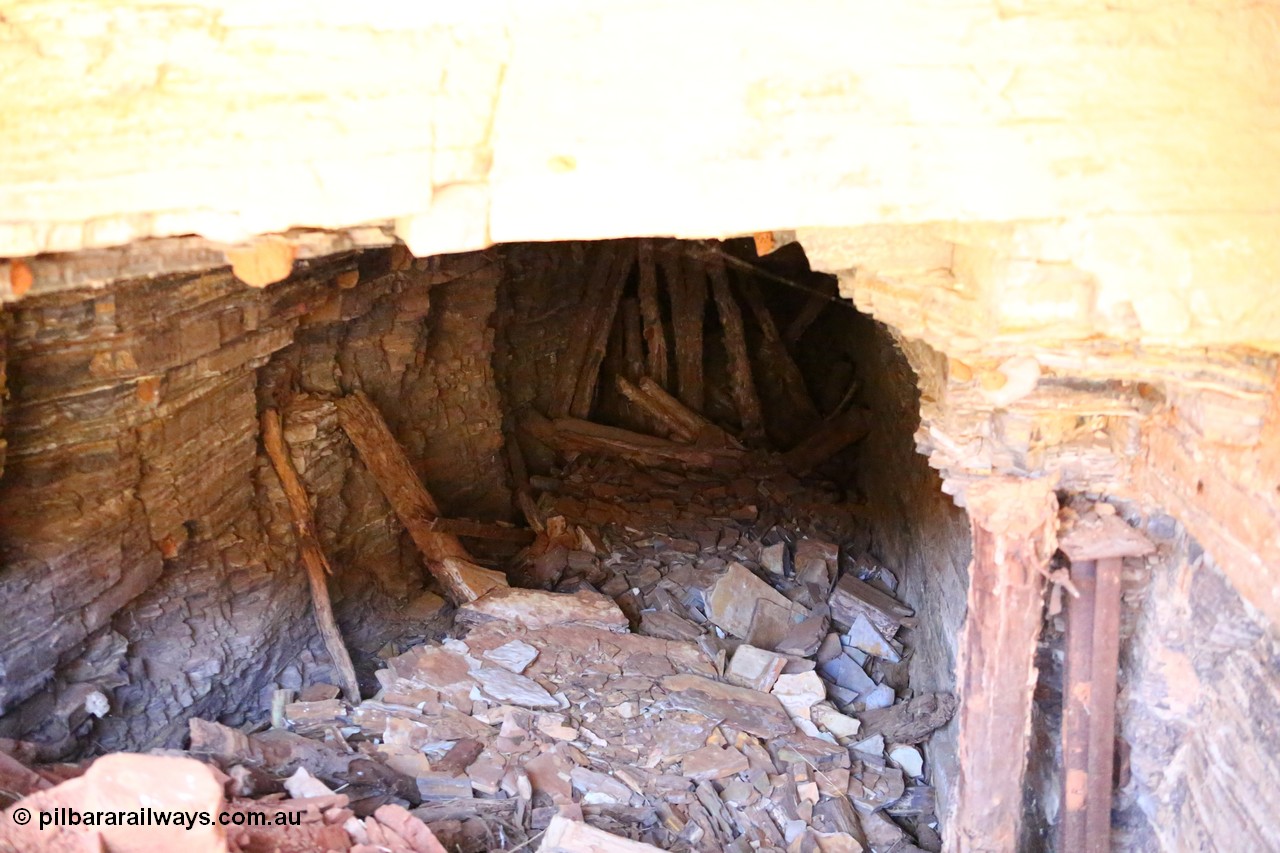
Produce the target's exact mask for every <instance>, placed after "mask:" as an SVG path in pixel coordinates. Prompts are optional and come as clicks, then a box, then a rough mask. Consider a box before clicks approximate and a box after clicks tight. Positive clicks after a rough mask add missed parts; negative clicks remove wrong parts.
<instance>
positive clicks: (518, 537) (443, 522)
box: [431, 518, 537, 545]
mask: <svg viewBox="0 0 1280 853" xmlns="http://www.w3.org/2000/svg"><path fill="white" fill-rule="evenodd" d="M431 529H432V530H434V531H436V532H437V533H448V534H450V535H452V536H460V537H462V538H464V539H489V540H493V541H495V542H513V543H515V544H516V545H528V544H530V543H531V542H533V540H534V539H536V538H537V534H535V533H534V532H533V531H532V530H528V529H526V528H523V527H507V526H505V525H502V524H487V523H485V522H483V521H473V520H471V519H469V518H437V519H436V520H435V521H433V522H431Z"/></svg>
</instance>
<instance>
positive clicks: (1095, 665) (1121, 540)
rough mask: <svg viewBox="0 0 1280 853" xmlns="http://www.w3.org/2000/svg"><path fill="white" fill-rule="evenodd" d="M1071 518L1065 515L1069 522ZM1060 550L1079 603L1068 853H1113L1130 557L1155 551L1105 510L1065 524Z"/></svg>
mask: <svg viewBox="0 0 1280 853" xmlns="http://www.w3.org/2000/svg"><path fill="white" fill-rule="evenodd" d="M1065 514H1066V513H1065V512H1064V515H1065ZM1060 547H1061V549H1062V551H1063V553H1065V554H1066V555H1067V557H1068V558H1069V559H1070V560H1071V582H1072V584H1073V585H1074V586H1075V588H1076V590H1077V591H1078V593H1079V595H1078V596H1076V597H1075V598H1072V599H1070V600H1069V601H1068V603H1067V637H1066V645H1067V658H1066V671H1065V677H1064V681H1065V684H1064V689H1063V713H1062V754H1063V765H1064V766H1063V774H1064V775H1063V798H1062V823H1061V826H1060V830H1059V831H1060V833H1061V834H1060V846H1061V849H1063V850H1081V851H1086V853H1106V851H1109V850H1110V849H1111V800H1112V765H1113V761H1114V758H1115V734H1116V689H1117V675H1118V669H1119V657H1120V607H1121V600H1120V575H1121V571H1122V569H1123V567H1124V559H1123V558H1124V557H1139V556H1143V555H1146V554H1150V553H1151V552H1152V551H1154V550H1155V547H1154V546H1153V545H1152V544H1151V542H1150V541H1149V540H1148V539H1147V538H1146V537H1145V536H1143V535H1142V534H1141V533H1139V532H1138V531H1137V530H1134V529H1133V528H1132V527H1130V526H1129V525H1128V524H1126V523H1125V522H1124V521H1122V520H1121V519H1120V518H1118V517H1117V516H1116V515H1115V512H1114V510H1113V509H1112V508H1111V507H1110V506H1109V505H1106V504H1099V505H1098V507H1097V509H1096V510H1094V511H1091V512H1087V513H1085V514H1083V515H1079V514H1076V515H1075V516H1074V518H1073V519H1072V523H1068V524H1064V526H1063V530H1062V532H1061V543H1060Z"/></svg>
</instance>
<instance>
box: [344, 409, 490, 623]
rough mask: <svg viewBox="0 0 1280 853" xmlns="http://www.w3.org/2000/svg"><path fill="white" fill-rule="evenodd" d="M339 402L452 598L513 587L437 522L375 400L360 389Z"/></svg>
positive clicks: (373, 470) (355, 439)
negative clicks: (477, 561) (479, 563)
mask: <svg viewBox="0 0 1280 853" xmlns="http://www.w3.org/2000/svg"><path fill="white" fill-rule="evenodd" d="M337 406H338V423H339V424H341V426H342V429H343V431H344V432H345V433H346V434H347V437H348V438H350V439H351V443H352V444H354V445H355V447H356V450H357V452H359V454H360V458H361V459H362V460H363V461H364V464H365V467H366V468H368V469H369V473H370V474H372V475H373V479H374V480H375V481H376V482H377V483H378V488H379V489H381V490H382V494H383V495H384V496H385V497H386V499H387V502H388V503H390V504H391V508H392V509H393V510H395V513H396V516H397V517H398V518H399V519H400V523H401V524H403V525H404V526H405V529H406V530H408V531H409V536H410V537H411V538H412V539H413V543H414V544H415V545H417V546H418V550H419V551H420V552H421V553H422V556H423V558H424V561H425V562H426V564H427V570H428V571H429V572H431V575H432V577H434V578H435V579H436V581H437V582H439V584H440V585H441V586H442V587H443V588H444V591H445V594H446V595H448V597H449V599H450V600H451V601H452V602H453V603H454V604H466V603H467V602H468V601H475V600H476V599H477V598H479V597H480V596H482V595H484V594H485V593H486V592H488V591H489V590H491V589H493V588H494V587H499V586H507V580H506V578H505V577H504V576H503V575H501V574H499V573H498V572H494V571H490V570H488V569H483V568H481V567H480V566H477V565H475V564H474V563H473V562H472V560H471V555H470V554H468V553H467V549H466V548H464V547H463V545H462V543H461V542H459V541H458V537H457V536H455V535H454V534H452V533H443V532H440V531H438V530H436V529H435V528H434V527H433V522H435V521H436V519H437V518H438V517H439V515H440V511H439V509H438V508H437V507H436V502H435V499H434V498H432V497H431V494H430V492H428V491H427V490H426V487H424V486H423V485H422V481H420V480H419V479H418V475H417V474H416V473H414V470H413V466H412V465H411V464H410V462H409V457H408V456H406V455H405V452H404V449H403V448H402V447H401V446H400V444H399V442H397V441H396V439H395V436H393V435H392V434H391V429H390V428H389V427H388V426H387V422H386V421H385V420H383V418H382V415H381V413H379V412H378V410H377V408H376V407H375V406H374V405H373V402H372V401H370V400H369V398H368V397H366V396H365V395H364V393H363V392H360V391H356V392H355V393H353V394H350V395H348V396H346V397H343V398H341V399H340V400H338V401H337Z"/></svg>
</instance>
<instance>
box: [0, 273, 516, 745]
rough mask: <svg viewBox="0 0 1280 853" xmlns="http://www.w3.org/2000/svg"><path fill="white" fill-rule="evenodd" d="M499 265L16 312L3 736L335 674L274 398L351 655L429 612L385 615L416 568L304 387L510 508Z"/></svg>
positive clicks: (457, 494)
mask: <svg viewBox="0 0 1280 853" xmlns="http://www.w3.org/2000/svg"><path fill="white" fill-rule="evenodd" d="M393 266H394V267H399V269H395V270H393V269H392V267H393ZM496 283H497V272H496V268H495V267H494V266H493V261H492V259H488V258H486V257H485V256H470V257H468V256H460V257H458V258H455V259H451V260H450V261H447V262H446V261H435V262H430V263H428V262H420V263H418V264H416V265H414V267H413V268H409V267H408V265H407V260H406V258H405V257H404V255H403V254H400V253H394V252H385V251H383V252H372V253H365V254H362V255H359V256H352V255H340V256H335V257H333V258H330V259H327V260H325V261H322V262H316V263H313V264H304V265H302V266H301V268H300V269H299V270H298V271H297V272H296V273H295V275H294V276H293V277H291V278H290V279H289V280H288V281H286V282H283V283H281V284H278V285H274V286H272V287H270V288H267V289H265V290H250V289H247V288H245V287H244V286H243V285H241V284H240V283H239V282H236V281H235V280H234V279H233V278H232V277H231V275H230V273H229V272H228V271H226V270H219V271H215V272H210V273H206V274H200V275H194V276H182V277H176V278H170V279H159V280H151V281H146V280H144V281H132V282H123V283H121V284H119V285H117V286H114V287H112V288H110V289H107V290H101V291H93V292H86V291H73V292H67V293H61V294H57V295H53V296H47V297H40V298H36V299H31V300H28V301H25V302H24V303H22V304H21V305H20V306H15V307H13V308H10V309H8V310H7V311H6V317H5V322H6V323H7V324H8V326H9V332H8V334H7V335H6V345H7V353H8V358H7V367H8V373H9V383H8V385H9V399H8V400H7V401H6V404H5V408H4V416H5V419H6V420H5V427H4V436H5V439H6V440H7V442H8V445H9V447H8V453H7V455H6V467H5V469H4V474H3V478H2V479H0V567H2V568H0V611H2V612H0V624H2V625H3V629H0V674H2V676H3V677H2V680H0V685H2V686H0V712H2V713H3V718H2V719H0V732H3V734H4V735H6V736H21V737H27V738H32V739H35V740H37V741H39V742H40V743H41V744H42V745H43V746H44V748H45V750H46V752H47V753H49V754H51V755H56V754H63V753H67V752H71V751H75V750H77V749H84V748H85V745H86V743H87V742H88V740H89V739H90V738H91V739H92V741H93V744H94V746H93V748H95V749H97V748H107V749H112V748H122V747H143V746H147V745H156V744H174V743H176V742H178V741H179V740H180V739H181V736H182V733H183V732H184V731H185V718H186V717H187V716H189V715H192V714H203V715H206V716H216V717H220V718H222V719H224V720H227V721H228V722H231V723H233V724H234V723H239V722H242V721H244V720H245V719H248V718H251V717H257V716H261V715H262V714H263V712H264V711H265V709H266V708H267V707H268V706H267V704H266V703H265V702H264V701H263V700H264V693H265V691H268V690H270V689H271V688H272V687H274V686H275V685H276V684H290V683H293V684H295V685H296V684H297V683H300V682H302V681H309V680H313V679H324V678H326V675H327V660H326V659H325V656H324V653H323V650H322V647H321V645H320V644H319V641H318V639H317V637H316V635H315V630H314V627H313V623H312V620H311V615H310V606H309V598H308V593H307V589H306V581H305V577H304V575H303V574H302V569H301V567H300V566H298V565H297V563H296V556H295V551H294V546H293V540H292V533H291V531H290V528H289V524H288V520H287V515H286V514H285V512H284V501H283V495H282V494H281V493H280V491H279V487H278V484H277V482H276V480H275V477H274V474H273V473H272V472H271V470H270V468H269V466H267V464H266V463H265V461H264V458H263V457H262V456H261V455H260V453H259V447H258V440H257V429H258V427H257V419H258V411H259V408H260V405H264V404H276V405H279V404H285V415H286V417H285V422H286V429H287V430H288V434H289V436H290V438H291V440H293V441H294V442H296V444H295V446H294V448H293V449H294V452H295V456H296V457H297V458H298V460H299V462H300V467H301V468H303V470H304V480H306V482H307V485H308V486H309V488H311V489H312V490H313V495H314V498H315V502H316V505H317V518H318V520H319V524H320V527H321V531H322V539H323V540H324V545H325V546H326V548H327V550H329V552H330V556H331V559H332V562H333V565H334V569H335V577H334V578H333V581H332V589H333V591H334V598H335V607H336V610H337V613H338V617H339V621H340V622H341V624H342V625H343V627H344V628H345V629H346V630H347V631H348V632H349V635H350V642H351V644H352V645H353V646H354V648H353V651H354V652H355V655H356V657H357V658H358V659H359V658H361V657H362V656H364V657H367V656H368V655H370V654H372V653H373V652H374V651H376V650H377V649H378V648H379V647H380V646H381V645H383V644H385V643H386V642H387V641H388V640H389V639H391V638H392V637H394V636H397V635H399V634H404V633H406V632H413V631H417V632H419V633H421V632H422V631H424V630H427V629H428V627H429V626H425V625H422V624H416V625H406V624H403V623H402V622H401V621H399V620H397V619H396V618H395V613H396V612H397V611H398V610H399V609H400V607H401V606H402V605H405V604H406V603H407V602H409V601H410V599H412V598H414V597H415V596H418V595H420V594H421V593H422V591H423V584H424V573H423V572H422V569H421V568H420V564H419V563H418V561H417V556H416V553H414V552H413V551H412V549H410V548H408V547H407V543H406V540H405V539H404V537H403V536H402V535H401V531H400V528H399V525H398V523H397V522H395V521H394V519H393V518H392V517H391V516H390V514H389V510H388V509H387V507H386V505H385V503H384V502H383V501H382V499H381V496H380V495H379V494H378V493H377V490H376V487H375V486H374V485H373V484H372V483H371V482H370V481H369V479H368V475H367V474H366V473H365V472H364V471H363V469H362V468H361V466H360V465H359V464H358V463H356V462H354V461H353V460H352V458H351V451H350V449H349V448H348V447H347V446H346V445H345V439H341V438H340V437H339V436H338V435H337V434H336V431H335V430H334V428H333V423H332V418H329V419H328V420H326V419H325V418H323V417H320V418H317V417H316V413H317V411H321V412H322V411H323V409H324V406H325V405H326V404H323V403H322V402H318V401H319V396H318V395H326V394H327V395H331V394H335V393H339V392H341V391H346V390H350V389H352V388H363V389H364V390H365V391H366V392H368V393H369V394H370V396H372V397H373V398H374V399H375V401H377V402H378V403H379V404H380V405H381V406H382V407H383V409H384V411H386V412H387V415H388V419H389V420H390V421H391V423H392V426H393V429H394V430H395V431H396V433H397V435H398V436H399V438H400V440H401V441H402V442H403V443H404V444H405V446H406V448H407V449H408V450H409V452H410V455H411V456H412V457H413V458H414V459H415V461H418V462H419V464H421V465H422V466H423V468H424V470H425V469H426V468H427V466H428V465H430V466H431V471H432V476H431V478H430V479H429V484H430V485H431V487H432V488H433V489H434V490H435V491H436V492H437V493H438V494H439V496H440V500H441V503H442V504H443V505H444V506H446V507H448V508H449V509H450V511H452V510H455V509H456V510H458V511H466V512H474V513H475V514H476V515H479V516H484V517H505V515H506V514H507V513H509V499H508V498H507V497H506V496H505V494H504V490H505V485H504V484H505V474H504V472H503V471H502V468H501V463H500V458H499V456H498V453H497V450H498V448H499V447H500V444H501V433H500V431H499V429H498V426H499V417H498V404H497V392H496V388H495V387H494V383H493V378H492V372H491V369H490V367H489V362H490V357H489V356H490V351H491V348H492V336H491V335H489V336H486V335H485V334H483V330H484V327H485V324H486V323H487V322H488V314H489V313H491V311H492V306H493V300H494V291H495V288H496ZM162 294H163V296H162ZM433 298H438V300H439V304H438V305H437V307H436V310H435V311H434V312H433V311H431V310H430V305H431V300H432V299H433ZM299 394H303V395H305V396H297V395H299ZM444 458H448V459H449V460H450V464H449V465H444V464H442V463H441V462H440V460H441V459H444ZM481 492H483V493H484V496H483V498H481V497H479V495H480V494H481ZM495 495H496V496H495ZM94 692H99V693H102V694H103V695H104V696H105V697H106V698H107V699H108V700H109V703H110V708H111V710H110V712H109V713H108V715H107V716H106V717H105V718H103V719H102V720H100V721H96V722H95V721H92V720H90V719H89V718H88V714H87V712H86V710H85V703H86V699H87V698H88V697H89V696H90V695H91V694H92V693H94Z"/></svg>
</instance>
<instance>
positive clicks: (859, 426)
mask: <svg viewBox="0 0 1280 853" xmlns="http://www.w3.org/2000/svg"><path fill="white" fill-rule="evenodd" d="M870 430H871V413H870V412H868V411H867V410H866V409H859V408H853V409H849V410H848V411H846V412H842V413H841V414H838V415H835V416H834V417H831V418H828V419H827V420H825V421H823V422H822V424H821V426H819V427H818V428H817V429H816V430H814V431H813V433H811V434H810V435H809V437H808V438H806V439H804V440H803V441H801V442H800V443H799V444H797V445H796V446H795V447H793V448H791V449H790V450H788V451H787V452H786V453H784V454H782V462H783V464H784V465H786V466H787V468H788V469H789V470H790V471H791V473H793V474H795V475H796V476H803V475H805V474H808V473H809V472H810V471H812V470H813V469H814V468H816V467H817V466H818V465H820V464H822V463H823V462H825V461H826V460H828V459H830V458H831V457H832V456H834V455H836V454H837V453H839V452H840V451H841V450H843V449H844V448H846V447H848V446H849V445H850V444H853V443H854V442H855V441H860V440H861V439H862V438H864V437H865V436H866V434H867V433H868V432H870Z"/></svg>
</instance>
